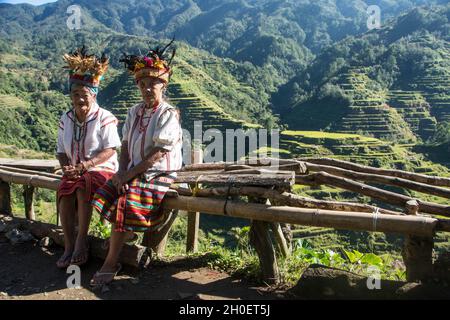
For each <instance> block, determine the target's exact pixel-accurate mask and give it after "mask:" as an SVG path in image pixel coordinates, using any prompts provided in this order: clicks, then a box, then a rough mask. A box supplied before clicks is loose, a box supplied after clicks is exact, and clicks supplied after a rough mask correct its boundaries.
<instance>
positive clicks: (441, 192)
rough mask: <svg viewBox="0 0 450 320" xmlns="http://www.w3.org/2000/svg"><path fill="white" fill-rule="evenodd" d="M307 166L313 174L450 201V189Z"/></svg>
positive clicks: (320, 166)
mask: <svg viewBox="0 0 450 320" xmlns="http://www.w3.org/2000/svg"><path fill="white" fill-rule="evenodd" d="M306 166H307V167H308V170H309V171H313V172H321V171H323V172H327V173H330V174H333V175H335V176H339V177H344V178H348V179H354V180H359V181H363V182H366V183H381V184H385V185H390V186H396V187H401V188H405V189H411V190H415V191H419V192H422V193H427V194H432V195H435V196H439V197H443V198H447V199H450V189H447V188H442V187H435V186H430V185H428V184H425V183H420V182H414V181H410V180H406V179H402V178H397V177H388V176H383V175H378V174H371V173H360V172H355V171H351V170H346V169H341V168H337V167H331V166H325V165H318V164H312V163H306Z"/></svg>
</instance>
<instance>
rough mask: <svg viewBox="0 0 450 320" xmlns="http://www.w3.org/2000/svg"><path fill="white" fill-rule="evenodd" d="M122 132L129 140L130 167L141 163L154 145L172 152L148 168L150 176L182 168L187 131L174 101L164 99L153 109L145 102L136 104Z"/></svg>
mask: <svg viewBox="0 0 450 320" xmlns="http://www.w3.org/2000/svg"><path fill="white" fill-rule="evenodd" d="M122 136H123V138H122V142H127V143H128V154H129V156H130V162H129V164H128V170H129V169H131V168H132V167H134V166H136V165H138V164H139V163H141V162H142V161H143V160H144V159H145V157H146V156H148V154H149V153H150V150H151V149H152V148H154V147H160V148H163V149H165V150H167V151H168V152H167V153H166V156H165V157H164V158H162V159H161V160H160V161H159V162H158V163H156V164H155V165H154V166H153V167H151V168H149V169H148V171H147V172H146V174H145V176H146V179H147V180H149V179H151V178H153V177H155V176H157V175H158V172H160V171H174V170H179V169H181V167H182V164H183V157H182V151H181V149H182V140H183V133H182V129H181V124H180V120H179V115H178V112H177V111H176V109H175V108H174V107H173V106H171V105H170V104H168V103H166V102H162V103H160V104H159V105H158V106H156V107H155V108H153V109H150V108H145V104H144V103H143V102H141V103H138V104H137V105H135V106H133V107H132V108H130V109H129V110H128V114H127V118H126V120H125V125H124V126H123V128H122Z"/></svg>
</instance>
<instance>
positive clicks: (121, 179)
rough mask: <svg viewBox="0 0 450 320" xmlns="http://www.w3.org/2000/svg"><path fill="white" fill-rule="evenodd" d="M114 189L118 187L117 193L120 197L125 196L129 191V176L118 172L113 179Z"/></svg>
mask: <svg viewBox="0 0 450 320" xmlns="http://www.w3.org/2000/svg"><path fill="white" fill-rule="evenodd" d="M111 181H112V183H113V185H114V187H116V190H117V193H118V194H119V195H122V194H125V193H126V192H127V191H128V189H129V186H128V178H127V174H126V173H125V172H123V171H119V172H117V173H116V174H115V175H114V176H113V177H112V179H111Z"/></svg>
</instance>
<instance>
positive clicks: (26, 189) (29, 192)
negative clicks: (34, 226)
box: [23, 185, 36, 220]
mask: <svg viewBox="0 0 450 320" xmlns="http://www.w3.org/2000/svg"><path fill="white" fill-rule="evenodd" d="M33 200H34V187H32V186H27V185H24V186H23V201H24V204H25V217H26V218H27V219H28V220H36V215H35V213H34V207H33Z"/></svg>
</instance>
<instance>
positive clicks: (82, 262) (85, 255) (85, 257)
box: [70, 242, 90, 267]
mask: <svg viewBox="0 0 450 320" xmlns="http://www.w3.org/2000/svg"><path fill="white" fill-rule="evenodd" d="M89 251H90V245H89V242H88V244H87V245H86V249H85V250H83V251H79V252H77V253H75V252H74V253H73V254H72V259H71V260H70V264H71V265H74V266H79V267H81V266H83V265H85V264H86V263H87V262H88V261H89ZM75 257H77V258H79V257H82V259H80V260H79V261H78V262H77V261H75V259H74V258H75Z"/></svg>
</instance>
